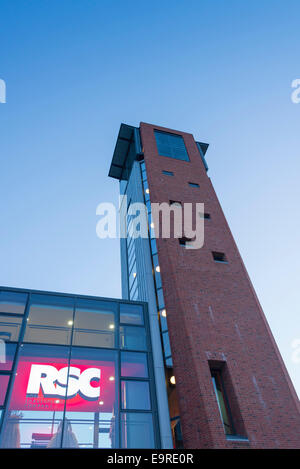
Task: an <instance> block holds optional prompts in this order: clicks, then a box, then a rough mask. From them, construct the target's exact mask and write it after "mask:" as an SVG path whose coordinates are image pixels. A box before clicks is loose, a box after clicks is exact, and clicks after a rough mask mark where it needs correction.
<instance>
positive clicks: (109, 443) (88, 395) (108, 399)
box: [63, 348, 118, 448]
mask: <svg viewBox="0 0 300 469" xmlns="http://www.w3.org/2000/svg"><path fill="white" fill-rule="evenodd" d="M116 369H117V352H115V351H111V350H99V349H82V348H73V349H72V356H71V368H70V379H71V380H72V382H71V383H70V384H71V386H72V387H74V386H75V385H76V384H77V383H78V379H76V376H80V377H79V385H80V389H79V391H78V394H77V395H75V393H73V395H71V396H70V398H69V399H68V400H67V405H66V418H67V422H68V424H67V426H65V432H64V440H63V446H64V447H65V448H72V447H80V448H115V447H116V446H117V441H116V433H115V432H116V426H115V415H116V411H117V406H118V403H117V400H116V386H118V384H117V383H116V379H117V374H116ZM70 384H69V386H70ZM71 391H72V390H71V389H70V393H71ZM75 443H76V444H75Z"/></svg>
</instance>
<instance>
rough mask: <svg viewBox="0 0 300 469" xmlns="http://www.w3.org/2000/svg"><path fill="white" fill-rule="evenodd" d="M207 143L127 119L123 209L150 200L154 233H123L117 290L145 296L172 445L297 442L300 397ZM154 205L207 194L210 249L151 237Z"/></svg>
mask: <svg viewBox="0 0 300 469" xmlns="http://www.w3.org/2000/svg"><path fill="white" fill-rule="evenodd" d="M207 147H208V145H207V144H204V143H200V142H196V141H195V140H194V138H193V136H192V135H191V134H189V133H185V132H178V131H174V130H171V129H166V128H162V127H158V126H154V125H150V124H146V123H141V124H140V127H139V128H136V127H133V126H128V125H125V124H122V125H121V128H120V132H119V136H118V140H117V144H116V148H115V152H114V157H113V161H112V165H111V169H110V176H111V177H114V178H117V179H119V180H120V192H121V194H123V195H124V194H125V195H127V206H126V207H127V208H128V207H129V206H130V204H131V203H133V202H145V203H146V205H147V209H148V217H149V239H147V240H145V239H142V240H141V239H135V240H134V241H133V243H131V242H130V241H129V240H128V238H127V239H124V238H123V239H121V258H122V288H123V297H124V298H130V299H139V300H143V301H147V302H148V304H149V312H150V323H151V324H152V326H151V334H152V340H153V343H154V350H155V352H154V363H155V365H154V366H155V377H156V392H157V396H158V414H159V417H160V431H161V433H162V434H164V433H165V434H166V435H167V432H168V428H167V424H166V422H165V420H166V412H165V410H166V409H165V407H166V402H168V411H169V415H170V422H171V423H170V424H169V422H168V425H170V428H171V430H172V436H173V445H174V446H176V447H179V448H180V447H184V448H239V447H246V448H247V447H250V448H300V409H299V399H298V397H297V395H296V392H295V390H294V388H293V385H292V382H291V380H290V377H289V375H288V373H287V370H286V368H285V365H284V363H283V360H282V358H281V356H280V353H279V350H278V348H277V346H276V343H275V341H274V338H273V336H272V333H271V331H270V328H269V326H268V323H267V321H266V318H265V316H264V313H263V311H262V309H261V306H260V304H259V301H258V299H257V296H256V294H255V291H254V289H253V286H252V284H251V281H250V279H249V276H248V274H247V271H246V269H245V266H244V264H243V261H242V259H241V256H240V254H239V251H238V249H237V246H236V244H235V241H234V239H233V236H232V234H231V231H230V229H229V226H228V224H227V221H226V219H225V216H224V214H223V211H222V208H221V206H220V203H219V201H218V199H217V196H216V194H215V191H214V188H213V186H212V183H211V180H210V178H209V177H208V175H207V165H206V162H205V152H206V150H207ZM155 202H156V203H162V202H167V203H168V204H171V205H172V204H173V203H174V202H176V203H177V204H178V203H179V204H184V203H187V202H189V203H192V204H193V206H194V205H195V204H196V203H197V202H198V203H199V202H202V203H204V213H202V214H197V213H196V214H195V216H202V217H203V218H204V232H205V241H204V245H203V247H202V248H201V249H186V248H187V247H188V244H189V240H187V239H186V238H181V239H177V238H174V237H173V238H171V239H164V238H157V239H155V238H154V236H153V234H152V233H151V203H155ZM123 208H124V207H123ZM122 213H125V212H124V210H123V211H122V207H121V217H122ZM124 217H126V220H127V226H129V230H130V216H128V213H127V212H126V215H124ZM130 243H131V244H130ZM132 246H133V247H132ZM155 344H156V345H155ZM162 369H163V370H164V375H163V373H162ZM165 383H167V386H166V384H165ZM162 416H163V417H162ZM166 441H167V440H166Z"/></svg>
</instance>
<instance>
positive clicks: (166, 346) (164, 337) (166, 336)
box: [162, 332, 171, 357]
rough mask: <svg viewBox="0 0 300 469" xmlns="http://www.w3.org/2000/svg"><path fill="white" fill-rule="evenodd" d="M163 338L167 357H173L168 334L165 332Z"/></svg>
mask: <svg viewBox="0 0 300 469" xmlns="http://www.w3.org/2000/svg"><path fill="white" fill-rule="evenodd" d="M162 337H163V343H164V354H165V357H169V356H170V355H171V346H170V339H169V334H168V332H164V333H163V335H162Z"/></svg>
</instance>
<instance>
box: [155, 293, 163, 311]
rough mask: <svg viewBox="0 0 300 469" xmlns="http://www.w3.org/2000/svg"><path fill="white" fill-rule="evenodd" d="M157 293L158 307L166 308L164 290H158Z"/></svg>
mask: <svg viewBox="0 0 300 469" xmlns="http://www.w3.org/2000/svg"><path fill="white" fill-rule="evenodd" d="M156 293H157V302H158V307H159V309H163V308H164V307H165V302H164V295H163V291H162V288H160V289H159V290H157V292H156Z"/></svg>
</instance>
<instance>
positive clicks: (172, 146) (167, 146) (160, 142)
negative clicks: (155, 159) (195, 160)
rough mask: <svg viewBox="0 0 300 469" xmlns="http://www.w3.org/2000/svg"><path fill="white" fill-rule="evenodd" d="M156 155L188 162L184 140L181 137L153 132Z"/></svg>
mask: <svg viewBox="0 0 300 469" xmlns="http://www.w3.org/2000/svg"><path fill="white" fill-rule="evenodd" d="M154 134H155V140H156V145H157V150H158V154H159V155H160V156H168V157H170V158H175V159H176V160H183V161H190V159H189V155H188V153H187V150H186V147H185V143H184V140H183V138H182V136H181V135H176V134H169V133H167V132H161V131H158V130H155V131H154Z"/></svg>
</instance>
